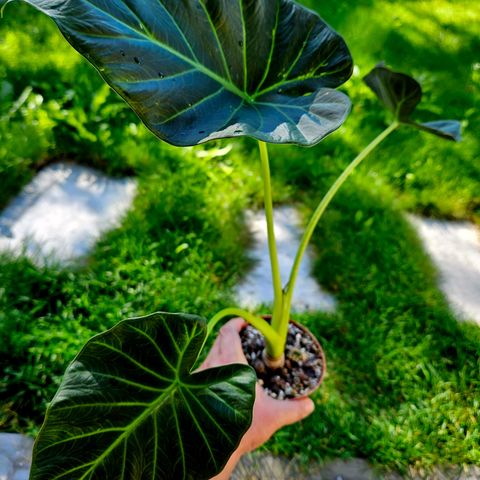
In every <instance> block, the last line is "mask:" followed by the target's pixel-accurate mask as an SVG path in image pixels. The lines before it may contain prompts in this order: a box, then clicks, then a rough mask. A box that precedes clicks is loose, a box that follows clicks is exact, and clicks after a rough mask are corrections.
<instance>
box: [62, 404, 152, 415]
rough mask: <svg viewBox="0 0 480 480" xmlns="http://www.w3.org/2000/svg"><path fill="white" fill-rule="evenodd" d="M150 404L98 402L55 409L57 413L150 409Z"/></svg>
mask: <svg viewBox="0 0 480 480" xmlns="http://www.w3.org/2000/svg"><path fill="white" fill-rule="evenodd" d="M149 405H150V404H149V403H146V402H105V403H102V402H98V403H79V404H78V405H70V406H68V407H60V408H58V407H57V408H55V413H58V412H64V411H68V410H75V409H77V408H108V407H148V406H149Z"/></svg>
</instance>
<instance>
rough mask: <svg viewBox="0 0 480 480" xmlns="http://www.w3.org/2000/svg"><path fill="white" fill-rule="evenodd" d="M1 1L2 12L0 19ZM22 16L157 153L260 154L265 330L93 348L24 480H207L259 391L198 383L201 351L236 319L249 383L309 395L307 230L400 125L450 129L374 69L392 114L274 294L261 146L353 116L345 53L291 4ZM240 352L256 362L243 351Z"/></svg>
mask: <svg viewBox="0 0 480 480" xmlns="http://www.w3.org/2000/svg"><path fill="white" fill-rule="evenodd" d="M9 1H10V0H0V6H1V7H2V10H3V8H4V7H5V5H6V4H7V3H9ZM25 1H26V2H27V3H29V4H31V5H33V6H34V7H35V8H37V9H38V10H40V11H42V12H44V13H45V14H47V15H48V16H50V17H51V18H52V19H53V20H54V21H55V23H56V24H57V26H58V27H59V29H60V30H61V32H62V33H63V34H64V36H65V38H66V39H67V40H68V41H69V42H70V43H71V45H72V46H73V47H74V48H75V49H77V50H78V51H79V52H80V53H81V54H82V55H84V56H85V57H86V58H87V59H88V60H89V61H90V62H91V63H92V65H93V66H94V67H95V68H96V69H97V70H98V72H99V73H100V75H101V76H102V77H103V78H104V80H105V81H106V82H107V83H108V84H109V85H110V86H111V87H112V88H113V89H114V90H115V91H116V92H117V93H118V94H119V95H120V96H121V97H123V98H124V99H125V101H126V102H127V103H128V104H129V105H130V106H131V107H132V109H133V110H134V111H135V112H136V113H137V114H138V115H139V117H140V118H141V119H142V120H143V122H144V123H145V125H146V126H147V127H148V128H149V129H150V130H151V131H152V132H153V133H154V134H155V135H157V136H158V137H159V138H160V139H162V140H164V141H167V142H169V143H172V144H174V145H177V146H191V145H197V144H200V143H203V142H207V141H209V140H215V139H220V138H225V137H238V136H245V135H247V136H250V137H253V138H255V139H257V140H258V141H259V152H260V161H261V172H262V177H263V185H264V199H265V213H266V222H267V227H268V243H269V251H270V262H271V270H272V284H273V290H274V303H273V310H272V312H271V317H270V318H269V319H266V318H263V317H260V316H257V315H255V314H253V313H251V312H247V311H244V310H242V309H239V308H228V309H225V310H222V311H221V312H219V313H218V314H216V315H215V316H214V317H213V318H212V319H211V320H210V321H209V322H206V321H205V320H203V319H202V318H201V317H198V316H193V315H187V314H172V313H155V314H153V315H150V316H147V317H142V318H136V319H129V320H125V321H123V322H121V323H119V324H118V325H116V326H115V327H113V328H112V329H110V330H108V331H107V332H104V333H101V334H99V335H97V336H95V337H94V338H92V339H91V340H90V341H89V342H87V344H86V345H85V346H84V347H83V349H82V350H81V352H80V353H79V354H78V355H77V357H76V358H75V359H74V361H73V362H72V363H71V364H70V366H69V367H68V368H67V371H66V374H65V377H64V380H63V382H62V384H61V386H60V389H59V391H58V392H57V394H56V396H55V397H54V399H53V401H52V403H51V405H50V407H49V409H48V411H47V414H46V419H45V423H44V425H43V427H42V429H41V431H40V434H39V436H38V438H37V440H36V443H35V449H34V457H33V466H32V472H31V478H32V479H48V480H52V479H87V478H89V479H91V478H99V479H117V478H132V479H137V478H138V479H140V478H195V479H200V478H210V477H212V476H214V475H215V474H217V473H218V472H220V471H221V470H222V468H223V466H224V465H225V464H226V462H227V460H228V458H229V457H230V455H231V454H232V452H233V451H234V450H235V448H236V447H237V445H238V443H239V441H240V439H241V438H242V436H243V434H244V433H245V431H246V430H247V429H248V427H249V425H250V423H251V418H252V407H253V402H254V399H255V384H256V380H257V376H256V375H255V372H254V371H253V370H252V369H251V368H250V367H248V366H245V365H227V366H222V367H217V368H213V369H208V370H203V371H201V372H198V371H195V367H196V363H197V360H198V357H199V355H200V353H201V351H202V349H203V348H204V346H205V342H206V339H207V337H208V335H210V334H211V333H212V332H213V331H214V328H215V326H216V325H217V324H218V322H220V321H222V320H224V319H225V318H227V317H231V316H240V317H242V318H243V319H245V320H246V322H248V323H249V324H250V326H251V327H252V328H250V327H249V328H248V329H245V331H244V333H243V338H244V344H245V351H246V354H247V357H250V359H251V360H252V363H258V362H256V361H258V359H259V358H261V360H262V362H261V363H262V365H263V366H260V369H261V370H262V371H261V372H260V373H259V375H264V374H266V375H269V374H270V372H272V371H273V372H275V374H274V375H275V376H278V370H279V369H281V370H282V371H284V370H285V371H286V372H287V373H286V374H287V375H291V373H290V372H291V370H290V368H285V366H286V367H292V366H296V367H302V366H305V365H306V366H307V367H308V368H309V369H310V370H311V371H313V372H314V375H307V376H305V375H303V376H304V377H306V378H304V379H303V380H302V382H300V383H298V384H297V383H296V379H298V377H299V376H302V375H293V377H295V378H293V379H292V378H290V379H289V382H290V383H288V385H286V386H285V385H283V384H282V388H283V390H282V391H283V395H279V391H278V389H277V387H278V385H277V386H273V387H269V389H270V392H271V393H272V394H273V395H275V396H277V397H281V398H289V397H293V396H295V395H305V394H308V393H309V392H311V390H312V389H313V388H315V387H316V386H317V385H318V384H319V382H320V381H321V379H322V378H323V375H324V372H325V359H324V357H323V354H322V353H321V347H320V346H319V344H318V342H317V341H316V340H313V339H310V337H309V333H308V331H306V330H305V329H303V328H302V327H300V326H298V325H296V324H290V323H289V321H290V308H291V301H292V295H293V291H294V287H295V282H296V279H297V276H298V271H299V266H300V263H301V261H302V258H303V255H304V253H305V250H306V248H307V245H308V243H309V241H310V239H311V237H312V234H313V232H314V229H315V227H316V225H317V224H318V222H319V220H320V219H321V217H322V215H323V213H324V212H325V209H326V208H327V206H328V205H329V203H330V202H331V200H332V199H333V197H334V196H335V194H336V193H337V191H338V190H339V189H340V187H341V186H342V185H343V183H344V182H345V181H346V179H347V178H348V177H349V175H350V174H351V173H352V172H353V171H354V169H355V168H356V167H357V166H358V165H359V164H360V163H361V162H362V161H363V160H364V159H365V157H366V156H367V155H368V154H369V153H370V152H371V151H372V150H373V149H374V148H375V147H376V146H378V145H379V144H380V143H381V142H382V141H383V140H384V139H385V138H386V137H387V136H388V135H390V134H391V133H392V132H393V131H395V130H396V129H397V128H398V127H399V125H400V124H408V125H411V126H414V127H417V128H421V129H423V130H427V131H429V132H432V133H435V134H437V135H440V136H443V137H446V138H450V139H455V140H456V139H458V138H459V124H458V122H453V121H447V122H433V123H429V124H418V123H414V122H413V121H412V120H410V115H411V114H412V112H413V110H414V109H415V106H416V105H417V103H418V102H419V100H420V98H421V89H420V86H419V85H418V84H417V83H416V82H415V81H414V80H413V79H411V78H410V77H408V76H406V75H403V74H398V73H395V72H392V71H391V70H389V69H387V68H386V67H385V66H383V65H380V66H378V67H376V68H375V69H374V70H373V71H372V72H371V73H370V74H369V75H368V76H367V78H366V82H367V84H368V85H369V86H370V87H371V88H372V89H373V90H374V92H375V93H376V94H377V95H378V96H379V97H380V99H381V100H382V101H383V102H384V103H385V105H386V106H387V107H388V108H389V109H390V110H391V112H392V113H393V121H392V124H391V125H390V126H389V127H388V128H387V129H386V130H385V131H384V132H383V133H381V134H380V135H379V136H378V137H377V138H376V139H375V140H374V141H373V142H371V143H370V145H369V146H368V147H367V148H366V149H365V150H364V151H363V152H361V153H360V154H359V155H358V156H357V157H356V158H355V159H354V160H353V162H352V163H351V164H350V165H349V166H348V167H347V169H346V170H345V171H344V172H343V173H342V175H341V176H340V177H339V178H338V179H337V181H336V182H335V183H334V185H333V186H332V187H331V189H330V190H329V191H328V193H327V194H326V195H325V197H324V198H323V199H322V200H321V202H320V204H319V205H318V207H317V209H316V210H315V212H314V214H313V216H312V218H311V220H310V222H309V223H308V225H307V227H306V229H305V232H304V235H303V238H302V240H301V243H300V246H299V249H298V253H297V255H296V258H295V261H294V264H293V266H292V269H291V272H290V276H289V280H288V282H287V284H286V285H285V286H283V285H282V284H281V281H280V272H279V267H278V259H277V251H276V243H275V232H274V226H273V204H272V203H273V202H272V191H271V182H270V167H269V158H268V148H267V143H293V144H298V145H303V146H312V145H315V144H317V143H318V142H320V141H321V140H322V139H323V138H325V137H326V136H327V135H328V134H330V133H331V132H333V131H335V130H336V129H337V128H339V127H340V126H341V125H342V123H343V122H344V120H345V119H346V117H347V115H348V113H349V111H350V101H349V99H348V97H347V96H346V95H345V94H343V93H341V92H338V91H336V90H335V88H336V87H338V86H340V85H342V84H343V83H344V82H345V81H346V80H348V78H349V77H350V75H351V73H352V67H353V63H352V58H351V56H350V53H349V51H348V48H347V46H346V44H345V42H344V41H343V39H342V38H341V37H340V36H339V35H338V34H337V33H336V32H335V31H333V30H332V29H331V28H330V27H329V26H328V25H327V24H326V23H325V22H324V21H323V20H322V19H321V18H320V17H319V16H318V15H317V14H315V13H314V12H312V11H310V10H307V9H306V8H304V7H302V6H300V5H299V4H297V3H296V2H294V1H292V0H248V1H247V0H238V2H236V1H233V0H230V1H228V2H227V1H225V0H108V1H106V0H25ZM289 325H293V326H291V327H289ZM289 328H290V329H291V332H290V333H291V334H290V337H291V338H293V339H298V338H301V340H300V341H299V342H300V343H299V344H298V345H289V346H288V347H287V348H286V343H287V338H288V337H289ZM258 332H259V333H258ZM297 334H299V335H297ZM249 340H251V341H252V342H253V343H254V344H257V347H256V348H257V351H254V349H253V350H251V351H250V350H249V348H250V347H249V345H250V344H249ZM263 345H265V347H264V346H263ZM307 347H308V348H307ZM258 348H259V349H260V350H258ZM252 351H253V352H254V353H255V355H252V354H251V353H252ZM285 352H287V358H285ZM259 353H260V354H259ZM315 354H317V356H316V357H315ZM254 359H255V361H254ZM313 359H315V362H316V363H314V364H312V363H311V362H312V361H313ZM284 383H285V382H284Z"/></svg>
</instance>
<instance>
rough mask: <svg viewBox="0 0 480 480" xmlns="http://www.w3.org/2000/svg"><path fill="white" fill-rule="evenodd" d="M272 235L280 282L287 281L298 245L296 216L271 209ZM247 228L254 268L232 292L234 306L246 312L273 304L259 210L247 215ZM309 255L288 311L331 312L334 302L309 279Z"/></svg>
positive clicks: (289, 210) (291, 210)
mask: <svg viewBox="0 0 480 480" xmlns="http://www.w3.org/2000/svg"><path fill="white" fill-rule="evenodd" d="M274 216H275V234H276V239H277V248H278V257H279V258H278V260H279V263H280V271H281V276H282V282H283V284H285V283H286V282H287V280H288V275H289V273H290V269H291V267H292V265H293V261H294V259H295V254H296V251H297V247H298V245H299V243H300V238H301V234H302V231H301V230H300V227H299V225H300V216H299V214H298V212H297V210H296V209H295V208H294V207H289V206H287V207H280V208H276V209H275V214H274ZM246 219H247V225H248V228H249V229H250V231H251V232H252V235H253V247H252V249H251V250H250V251H249V255H250V257H251V258H252V260H253V261H254V262H255V264H254V268H253V269H252V270H251V271H250V272H249V273H248V275H247V276H246V278H245V279H244V281H243V282H242V283H241V284H240V285H238V287H237V289H236V297H237V299H238V303H239V304H240V305H241V306H242V307H244V308H248V309H253V308H255V307H256V306H258V305H261V304H267V305H271V304H272V303H273V287H272V279H271V273H270V257H269V253H268V237H267V227H266V223H265V215H264V212H263V210H262V211H259V212H252V211H249V212H247V218H246ZM312 259H313V252H312V250H311V249H308V251H307V254H306V255H305V257H304V260H303V262H302V265H301V268H300V272H299V275H298V281H297V285H296V288H295V292H294V296H293V302H292V309H293V310H294V311H296V312H305V311H320V310H321V311H326V312H333V311H334V310H335V308H336V300H335V297H333V296H332V295H331V294H329V293H327V292H324V291H323V290H322V289H321V288H320V286H319V285H318V284H317V282H316V281H315V279H314V278H313V277H312V276H311V271H312Z"/></svg>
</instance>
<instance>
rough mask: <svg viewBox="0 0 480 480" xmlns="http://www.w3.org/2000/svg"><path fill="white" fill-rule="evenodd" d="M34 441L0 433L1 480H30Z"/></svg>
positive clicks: (24, 437)
mask: <svg viewBox="0 0 480 480" xmlns="http://www.w3.org/2000/svg"><path fill="white" fill-rule="evenodd" d="M32 449H33V440H32V439H31V438H30V437H26V436H24V435H17V434H15V433H0V480H28V475H29V470H30V463H31V460H32Z"/></svg>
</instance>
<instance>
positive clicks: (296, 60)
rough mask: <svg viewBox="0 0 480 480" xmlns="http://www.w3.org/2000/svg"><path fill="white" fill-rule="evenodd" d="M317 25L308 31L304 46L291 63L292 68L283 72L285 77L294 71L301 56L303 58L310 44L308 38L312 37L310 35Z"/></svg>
mask: <svg viewBox="0 0 480 480" xmlns="http://www.w3.org/2000/svg"><path fill="white" fill-rule="evenodd" d="M314 27H315V25H312V28H310V30H309V31H308V33H307V36H306V37H305V41H304V42H303V45H302V48H301V49H300V50H299V51H298V54H297V56H296V57H295V59H294V60H293V62H292V64H291V65H290V68H289V69H288V70H287V71H286V72H285V73H284V74H283V78H288V77H289V76H290V74H291V73H292V70H293V69H294V68H295V67H296V65H297V63H298V62H299V60H300V58H302V55H303V52H305V48H306V47H307V45H308V40H309V38H310V35H311V34H312V32H313V29H314Z"/></svg>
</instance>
